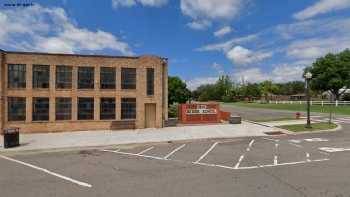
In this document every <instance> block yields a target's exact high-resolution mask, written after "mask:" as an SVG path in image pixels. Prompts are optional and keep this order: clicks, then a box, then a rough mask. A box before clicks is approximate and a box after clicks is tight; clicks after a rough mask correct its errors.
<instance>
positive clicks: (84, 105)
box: [78, 98, 94, 120]
mask: <svg viewBox="0 0 350 197" xmlns="http://www.w3.org/2000/svg"><path fill="white" fill-rule="evenodd" d="M93 119H94V98H79V100H78V120H93Z"/></svg>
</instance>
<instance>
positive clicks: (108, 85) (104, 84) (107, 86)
mask: <svg viewBox="0 0 350 197" xmlns="http://www.w3.org/2000/svg"><path fill="white" fill-rule="evenodd" d="M111 73H112V75H111V76H109V77H112V78H111V79H110V78H107V79H105V80H104V77H106V75H110V74H111ZM116 87H117V86H116V68H115V67H100V89H102V90H115V89H116Z"/></svg>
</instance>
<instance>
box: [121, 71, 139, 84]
mask: <svg viewBox="0 0 350 197" xmlns="http://www.w3.org/2000/svg"><path fill="white" fill-rule="evenodd" d="M121 81H122V89H136V68H122V78H121Z"/></svg>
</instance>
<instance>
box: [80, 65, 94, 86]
mask: <svg viewBox="0 0 350 197" xmlns="http://www.w3.org/2000/svg"><path fill="white" fill-rule="evenodd" d="M94 75H95V74H94V67H79V69H78V88H79V89H94Z"/></svg>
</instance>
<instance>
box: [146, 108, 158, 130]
mask: <svg viewBox="0 0 350 197" xmlns="http://www.w3.org/2000/svg"><path fill="white" fill-rule="evenodd" d="M145 127H146V128H154V127H156V104H155V103H145Z"/></svg>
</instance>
